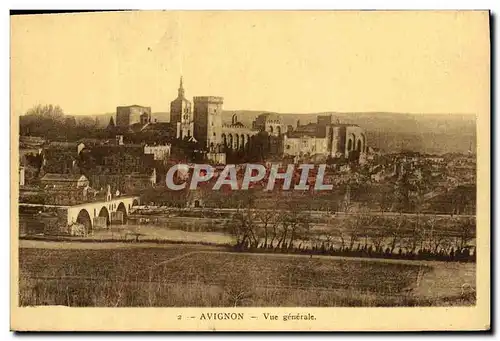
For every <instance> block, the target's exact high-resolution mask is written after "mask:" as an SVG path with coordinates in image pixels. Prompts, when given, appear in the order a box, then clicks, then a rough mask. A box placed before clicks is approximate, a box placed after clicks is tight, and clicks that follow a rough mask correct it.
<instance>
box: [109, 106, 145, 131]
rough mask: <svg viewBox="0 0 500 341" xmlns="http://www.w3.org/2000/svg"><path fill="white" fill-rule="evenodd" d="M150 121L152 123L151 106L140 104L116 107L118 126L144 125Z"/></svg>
mask: <svg viewBox="0 0 500 341" xmlns="http://www.w3.org/2000/svg"><path fill="white" fill-rule="evenodd" d="M148 123H151V107H143V106H140V105H129V106H121V107H116V126H118V127H130V126H132V125H140V126H144V125H146V124H148Z"/></svg>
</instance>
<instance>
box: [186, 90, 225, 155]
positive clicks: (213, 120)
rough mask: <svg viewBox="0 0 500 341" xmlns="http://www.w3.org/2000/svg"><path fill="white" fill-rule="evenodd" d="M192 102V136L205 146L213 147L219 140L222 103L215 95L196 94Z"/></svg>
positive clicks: (220, 98)
mask: <svg viewBox="0 0 500 341" xmlns="http://www.w3.org/2000/svg"><path fill="white" fill-rule="evenodd" d="M193 102H194V111H193V116H194V138H195V139H196V140H197V141H198V142H199V143H200V144H201V145H203V146H206V147H207V148H209V149H211V148H215V147H217V145H218V144H219V143H220V142H221V134H222V104H223V102H224V99H223V98H222V97H217V96H197V97H194V99H193Z"/></svg>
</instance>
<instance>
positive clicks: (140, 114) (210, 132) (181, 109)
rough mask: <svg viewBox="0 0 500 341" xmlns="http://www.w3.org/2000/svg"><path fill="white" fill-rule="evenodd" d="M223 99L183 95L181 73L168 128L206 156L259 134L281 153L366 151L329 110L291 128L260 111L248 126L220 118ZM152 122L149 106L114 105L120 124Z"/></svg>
mask: <svg viewBox="0 0 500 341" xmlns="http://www.w3.org/2000/svg"><path fill="white" fill-rule="evenodd" d="M222 105H223V98H222V97H219V96H195V97H193V102H191V101H189V100H188V99H187V98H186V95H185V90H184V86H183V81H182V77H181V80H180V85H179V88H178V93H177V98H175V99H174V100H173V101H172V102H171V103H170V126H169V128H170V129H171V130H172V131H173V133H174V134H175V137H177V138H179V139H190V140H191V141H196V142H198V143H200V144H201V145H203V146H205V147H206V148H207V149H208V150H209V151H210V153H209V155H217V154H221V153H223V152H224V151H227V150H228V149H230V150H233V151H235V150H236V151H237V150H249V149H250V148H251V147H252V141H253V139H254V137H255V136H256V135H258V134H264V135H265V136H267V137H268V138H269V139H271V138H273V139H275V140H278V141H280V143H279V144H278V145H279V146H280V148H279V149H281V150H277V151H276V152H277V153H278V154H281V155H285V156H293V157H301V156H319V157H324V158H327V157H331V158H346V159H349V160H356V161H360V158H361V159H362V158H363V157H364V155H365V153H366V152H367V141H366V135H365V132H364V130H363V129H362V128H360V127H359V126H357V125H355V124H341V123H338V122H336V123H334V122H333V117H332V115H320V116H318V117H317V122H315V123H308V124H305V125H301V124H300V121H297V125H296V127H293V126H291V125H288V126H287V125H285V124H284V123H283V121H282V117H281V116H280V115H279V114H275V113H263V114H260V115H259V116H257V118H256V119H255V120H254V121H253V124H252V127H248V126H246V125H244V124H243V123H241V122H239V121H238V118H237V116H236V115H233V117H232V120H231V122H223V120H222V113H223V109H222ZM150 123H151V108H150V107H142V106H136V105H134V106H129V107H118V108H117V112H116V124H117V126H120V127H130V126H132V125H139V126H146V125H148V124H150Z"/></svg>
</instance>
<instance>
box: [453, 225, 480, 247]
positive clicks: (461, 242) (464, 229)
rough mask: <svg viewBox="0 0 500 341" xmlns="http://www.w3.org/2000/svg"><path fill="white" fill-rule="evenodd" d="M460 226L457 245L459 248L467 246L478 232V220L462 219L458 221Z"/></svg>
mask: <svg viewBox="0 0 500 341" xmlns="http://www.w3.org/2000/svg"><path fill="white" fill-rule="evenodd" d="M456 224H457V225H458V228H459V231H458V232H459V235H458V240H457V247H458V249H459V250H462V249H464V248H466V247H467V246H468V245H469V242H470V241H471V240H472V239H473V238H474V236H475V234H476V220H475V219H473V218H465V219H460V220H458V221H457V222H456Z"/></svg>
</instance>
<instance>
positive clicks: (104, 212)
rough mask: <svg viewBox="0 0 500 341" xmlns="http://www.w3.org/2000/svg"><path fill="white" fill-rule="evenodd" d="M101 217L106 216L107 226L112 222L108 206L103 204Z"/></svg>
mask: <svg viewBox="0 0 500 341" xmlns="http://www.w3.org/2000/svg"><path fill="white" fill-rule="evenodd" d="M99 217H104V218H106V226H107V225H109V223H110V218H109V211H108V208H107V207H106V206H103V207H102V208H101V210H100V211H99Z"/></svg>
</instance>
